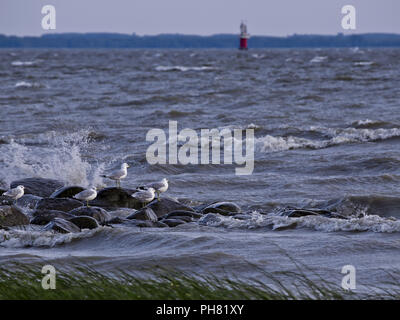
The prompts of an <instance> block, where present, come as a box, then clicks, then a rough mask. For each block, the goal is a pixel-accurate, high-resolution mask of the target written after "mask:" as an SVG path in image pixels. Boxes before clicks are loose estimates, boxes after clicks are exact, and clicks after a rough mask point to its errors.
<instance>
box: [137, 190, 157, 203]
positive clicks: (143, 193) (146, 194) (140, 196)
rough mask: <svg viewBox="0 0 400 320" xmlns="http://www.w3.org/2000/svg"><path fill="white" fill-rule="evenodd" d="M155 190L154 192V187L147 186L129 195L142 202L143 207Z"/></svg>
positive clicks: (151, 197)
mask: <svg viewBox="0 0 400 320" xmlns="http://www.w3.org/2000/svg"><path fill="white" fill-rule="evenodd" d="M155 192H156V190H154V188H148V189H146V190H140V191H137V192H135V193H134V194H132V195H131V197H132V198H133V199H135V200H138V201H140V202H142V204H143V207H144V206H145V204H147V203H149V202H151V201H153V199H154V196H155V194H154V193H155Z"/></svg>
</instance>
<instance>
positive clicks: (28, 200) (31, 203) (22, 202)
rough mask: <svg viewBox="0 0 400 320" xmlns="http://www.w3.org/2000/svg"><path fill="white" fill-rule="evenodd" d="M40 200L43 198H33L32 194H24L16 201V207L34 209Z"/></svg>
mask: <svg viewBox="0 0 400 320" xmlns="http://www.w3.org/2000/svg"><path fill="white" fill-rule="evenodd" d="M42 199H43V198H41V197H38V196H35V195H33V194H24V195H23V196H22V197H21V198H20V199H18V206H19V207H27V208H29V209H34V208H36V206H37V204H38V203H39V201H40V200H42Z"/></svg>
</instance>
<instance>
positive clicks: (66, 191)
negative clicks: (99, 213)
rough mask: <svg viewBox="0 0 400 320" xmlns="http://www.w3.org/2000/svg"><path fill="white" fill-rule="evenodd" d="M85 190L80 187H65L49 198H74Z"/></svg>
mask: <svg viewBox="0 0 400 320" xmlns="http://www.w3.org/2000/svg"><path fill="white" fill-rule="evenodd" d="M83 190H85V189H84V188H82V187H80V186H68V187H63V188H60V189H58V190H56V191H55V192H53V193H52V194H51V195H50V197H49V198H73V197H74V195H76V194H78V193H79V192H81V191H83Z"/></svg>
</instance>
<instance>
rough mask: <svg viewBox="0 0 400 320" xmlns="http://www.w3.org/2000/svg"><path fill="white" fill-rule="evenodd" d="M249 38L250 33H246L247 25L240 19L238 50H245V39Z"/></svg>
mask: <svg viewBox="0 0 400 320" xmlns="http://www.w3.org/2000/svg"><path fill="white" fill-rule="evenodd" d="M249 38H250V35H249V34H248V33H247V26H246V24H245V23H244V22H243V21H242V23H241V24H240V44H239V49H240V50H247V49H248V48H247V39H249Z"/></svg>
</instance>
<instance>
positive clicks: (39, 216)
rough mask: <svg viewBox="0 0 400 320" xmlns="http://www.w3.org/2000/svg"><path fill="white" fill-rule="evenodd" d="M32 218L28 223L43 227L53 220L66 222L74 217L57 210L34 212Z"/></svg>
mask: <svg viewBox="0 0 400 320" xmlns="http://www.w3.org/2000/svg"><path fill="white" fill-rule="evenodd" d="M32 216H33V218H32V219H31V221H30V223H31V224H37V225H45V224H47V223H49V222H50V221H52V220H53V219H55V218H60V219H66V220H68V219H70V218H73V217H74V215H72V214H70V213H67V212H63V211H57V210H39V211H38V210H36V211H35V212H34V213H33V214H32Z"/></svg>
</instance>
